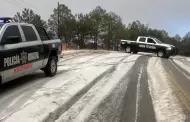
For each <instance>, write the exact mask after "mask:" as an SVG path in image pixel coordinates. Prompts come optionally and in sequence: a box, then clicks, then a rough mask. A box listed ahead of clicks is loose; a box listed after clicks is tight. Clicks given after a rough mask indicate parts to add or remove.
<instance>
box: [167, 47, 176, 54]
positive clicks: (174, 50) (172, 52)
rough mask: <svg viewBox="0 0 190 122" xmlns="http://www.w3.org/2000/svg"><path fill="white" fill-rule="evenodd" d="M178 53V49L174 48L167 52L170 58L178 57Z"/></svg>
mask: <svg viewBox="0 0 190 122" xmlns="http://www.w3.org/2000/svg"><path fill="white" fill-rule="evenodd" d="M177 53H178V49H177V48H175V47H174V48H172V49H171V50H166V55H169V56H175V55H177Z"/></svg>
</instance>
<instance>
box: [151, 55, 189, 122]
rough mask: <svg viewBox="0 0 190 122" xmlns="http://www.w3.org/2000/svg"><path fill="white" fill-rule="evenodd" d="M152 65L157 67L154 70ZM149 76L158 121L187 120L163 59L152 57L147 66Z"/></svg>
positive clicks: (176, 121)
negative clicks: (162, 62) (164, 66)
mask: <svg viewBox="0 0 190 122" xmlns="http://www.w3.org/2000/svg"><path fill="white" fill-rule="evenodd" d="M152 67H155V68H154V70H153V69H152ZM147 68H148V69H147V71H148V76H149V78H150V79H149V81H148V83H149V89H150V94H151V96H152V100H153V105H154V110H155V114H156V118H157V121H158V122H170V121H172V122H181V121H185V119H186V116H185V114H184V113H183V110H182V108H181V106H180V105H179V101H178V99H177V97H176V96H175V94H174V91H173V90H172V87H171V84H170V83H169V82H170V81H168V79H167V76H166V72H165V71H164V68H163V66H162V64H161V59H159V58H151V59H150V60H149V63H148V67H147Z"/></svg>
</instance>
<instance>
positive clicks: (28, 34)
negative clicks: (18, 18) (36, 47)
mask: <svg viewBox="0 0 190 122" xmlns="http://www.w3.org/2000/svg"><path fill="white" fill-rule="evenodd" d="M21 28H22V30H23V32H24V35H25V38H26V41H37V40H38V39H37V36H36V33H35V31H34V29H33V28H32V27H31V26H25V25H22V26H21Z"/></svg>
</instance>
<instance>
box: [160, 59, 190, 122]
mask: <svg viewBox="0 0 190 122" xmlns="http://www.w3.org/2000/svg"><path fill="white" fill-rule="evenodd" d="M162 63H163V65H164V66H165V67H167V68H165V70H166V72H167V75H168V79H169V81H171V83H172V85H173V87H174V91H175V93H176V95H177V97H178V98H179V99H180V103H181V106H182V109H183V111H184V113H186V117H187V118H186V121H187V122H189V121H190V89H189V87H190V79H189V78H190V73H189V72H187V71H185V70H184V69H182V68H181V67H180V66H178V65H177V64H176V63H175V62H174V61H169V60H162Z"/></svg>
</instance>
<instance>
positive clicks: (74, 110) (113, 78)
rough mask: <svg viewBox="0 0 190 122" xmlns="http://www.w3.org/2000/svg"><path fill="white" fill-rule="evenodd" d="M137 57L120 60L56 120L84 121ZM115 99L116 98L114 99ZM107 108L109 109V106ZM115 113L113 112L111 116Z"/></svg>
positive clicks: (60, 121) (66, 121)
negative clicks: (111, 70) (120, 61)
mask: <svg viewBox="0 0 190 122" xmlns="http://www.w3.org/2000/svg"><path fill="white" fill-rule="evenodd" d="M138 57H139V56H137V55H133V56H130V57H128V58H126V59H124V60H123V61H122V62H124V63H120V64H118V66H116V67H115V68H116V69H115V70H113V72H111V73H110V74H107V76H106V75H105V76H104V77H103V78H102V79H101V80H100V81H99V82H98V83H97V84H96V85H95V86H93V87H92V88H91V89H90V90H89V91H88V92H87V93H86V94H85V95H84V96H83V97H82V98H81V99H80V100H79V101H77V102H76V103H75V105H73V106H72V107H71V108H70V109H69V110H68V111H66V112H64V114H62V115H61V117H60V118H59V119H58V120H57V121H56V122H71V121H74V122H75V121H77V122H81V121H85V119H87V118H88V116H89V115H90V114H92V112H94V109H96V108H97V107H98V105H100V103H102V102H104V100H105V99H106V97H108V96H109V95H110V94H111V92H112V91H113V90H114V88H116V87H117V86H118V84H119V83H120V81H121V79H122V78H123V77H124V76H125V74H126V73H127V72H128V71H129V69H130V68H131V67H132V65H133V64H134V63H135V60H136V59H137V58H138ZM125 89H126V88H121V89H120V90H124V91H125ZM123 97H124V96H123ZM115 101H118V100H117V99H116V100H115ZM120 101H122V96H120ZM112 104H113V103H112ZM114 104H117V103H114ZM118 105H120V104H118ZM110 106H112V105H110ZM107 110H108V111H109V108H108V109H107ZM115 110H117V109H115ZM115 113H117V111H115ZM104 114H106V112H104ZM115 115H116V114H113V116H115ZM100 118H104V115H102V117H100Z"/></svg>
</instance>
